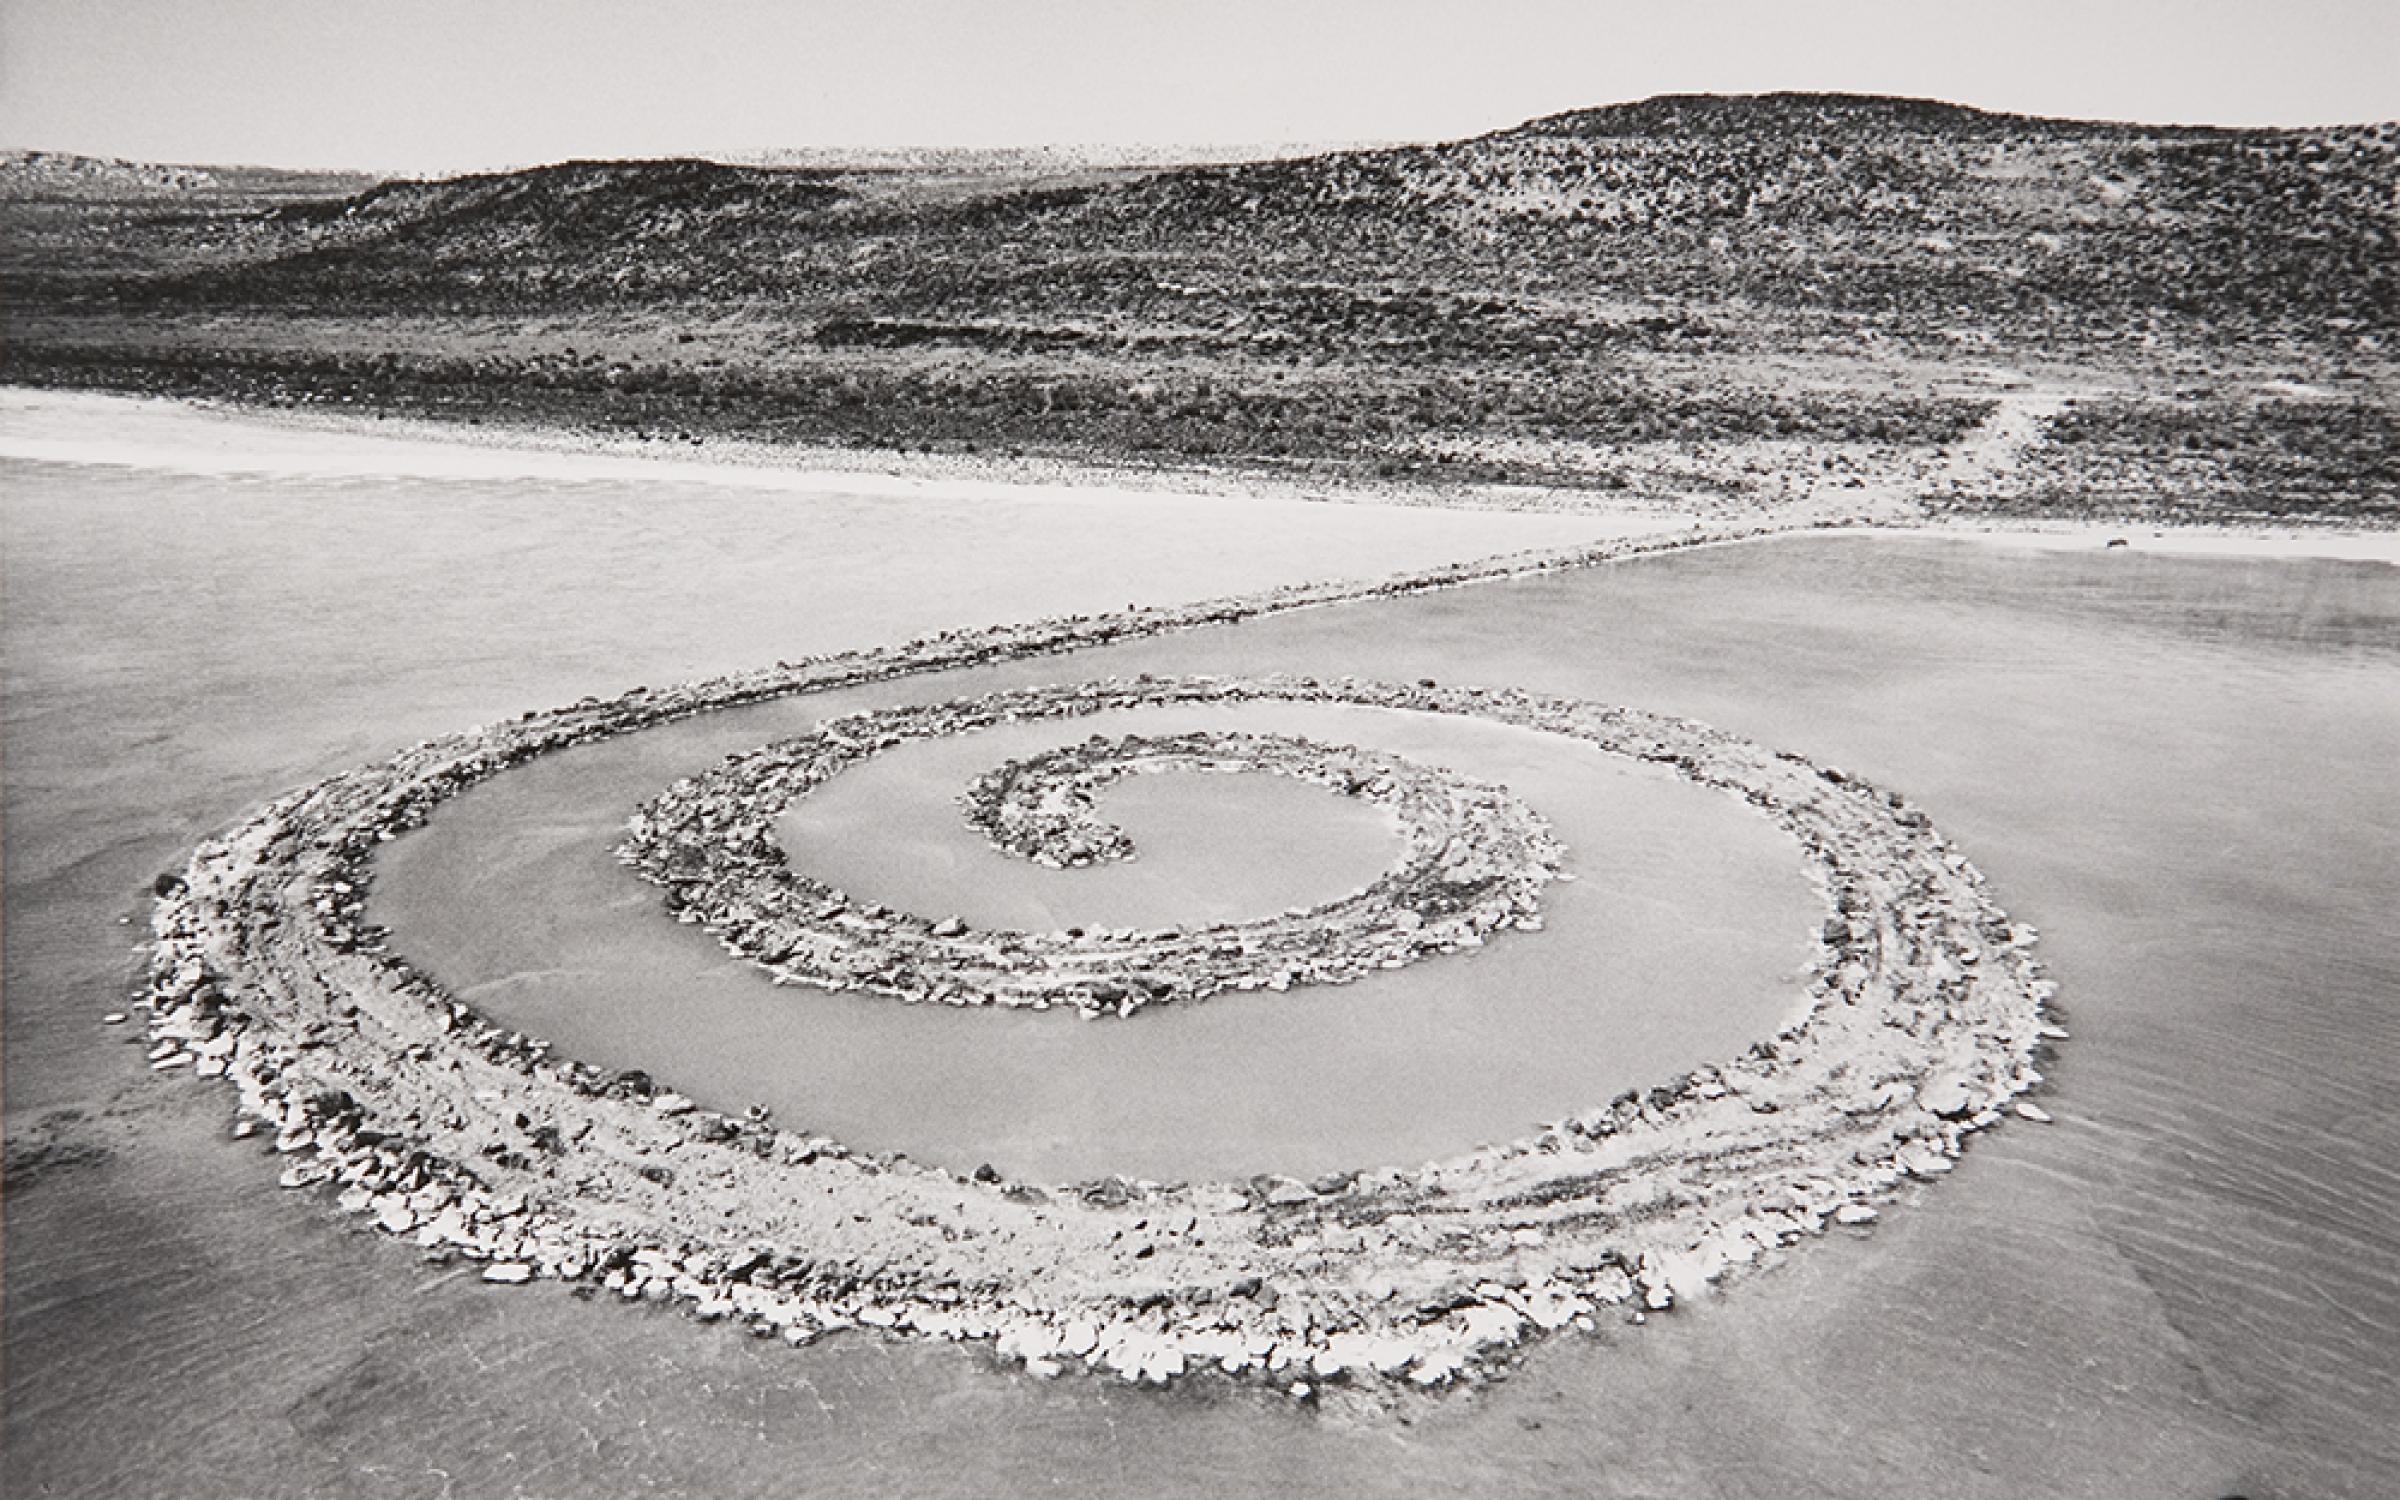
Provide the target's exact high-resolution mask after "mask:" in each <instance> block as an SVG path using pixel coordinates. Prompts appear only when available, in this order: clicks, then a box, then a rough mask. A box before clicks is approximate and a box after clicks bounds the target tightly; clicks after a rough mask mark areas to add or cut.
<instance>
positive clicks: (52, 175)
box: [0, 151, 216, 196]
mask: <svg viewBox="0 0 2400 1500" xmlns="http://www.w3.org/2000/svg"><path fill="white" fill-rule="evenodd" d="M215 182H216V174H215V173H213V172H210V171H209V170H208V169H207V168H205V167H178V166H159V165H155V164H153V163H150V162H138V161H125V160H123V159H121V158H118V157H114V156H77V155H75V154H74V153H72V152H67V151H0V192H15V193H18V194H21V195H31V194H35V193H56V194H60V195H62V196H64V195H70V194H75V193H78V192H95V193H109V194H119V193H125V192H128V191H149V192H176V191H180V190H182V189H185V188H197V187H208V186H211V185H213V184H214V183H215Z"/></svg>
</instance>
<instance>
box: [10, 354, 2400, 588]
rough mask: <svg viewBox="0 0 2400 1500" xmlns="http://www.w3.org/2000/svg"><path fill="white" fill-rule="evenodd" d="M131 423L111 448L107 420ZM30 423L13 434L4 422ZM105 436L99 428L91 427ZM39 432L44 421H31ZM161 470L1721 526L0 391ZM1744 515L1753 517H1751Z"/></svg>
mask: <svg viewBox="0 0 2400 1500" xmlns="http://www.w3.org/2000/svg"><path fill="white" fill-rule="evenodd" d="M128 424H130V425H133V426H136V427H140V428H146V429H149V430H148V431H145V432H142V433H139V434H137V435H136V439H135V440H134V441H131V442H129V441H127V440H126V438H125V436H124V434H123V432H122V431H121V429H122V428H123V427H125V426H126V425H128ZM27 426H30V427H32V428H33V429H34V430H33V431H32V432H31V433H30V434H28V433H26V432H23V431H19V430H17V429H19V428H21V427H27ZM103 427H106V428H117V429H120V430H119V431H117V432H115V433H113V434H110V433H102V432H98V431H95V430H94V429H98V428H103ZM44 428H47V429H48V431H46V432H45V431H43V430H42V429H44ZM7 459H20V460H24V461H27V462H37V463H64V464H90V465H100V466H107V467H119V468H164V469H174V470H180V471H184V472H194V473H241V474H270V475H273V474H282V475H322V476H326V477H350V478H424V479H500V478H511V477H522V478H545V479H556V480H565V481H616V482H626V481H647V482H653V483H668V484H684V483H690V484H706V485H713V486H720V487H729V488H743V489H759V490H768V491H781V492H786V493H790V494H794V495H809V494H834V493H838V494H851V495H866V496H871V497H891V498H928V499H973V498H977V497H980V496H985V495H989V494H991V493H993V492H994V491H995V490H1000V491H1005V492H1006V493H1008V494H1009V495H1011V496H1012V497H1016V498H1025V499H1081V500H1089V499H1093V498H1103V497H1105V498H1108V499H1115V500H1128V501H1135V502H1139V501H1143V500H1184V501H1190V500H1205V501H1216V502H1227V503H1240V502H1245V501H1297V502H1305V503H1311V504H1332V505H1358V506H1392V507H1405V508H1410V509H1428V508H1434V509H1441V508H1448V509H1456V510H1460V511H1469V512H1497V513H1511V512H1523V511H1536V512H1549V513H1567V514H1573V515H1576V516H1578V517H1580V518H1584V519H1589V520H1591V521H1593V522H1595V523H1601V524H1609V523H1615V524H1616V525H1617V526H1618V527H1619V528H1620V529H1621V530H1622V531H1623V532H1624V534H1626V535H1633V534H1636V533H1639V532H1655V531H1665V530H1668V529H1671V528H1674V527H1679V526H1681V527H1695V528H1697V527H1702V526H1707V525H1712V524H1717V525H1725V524H1731V525H1739V524H1740V523H1741V522H1742V520H1743V517H1742V516H1740V515H1738V514H1735V515H1720V514H1717V512H1718V510H1719V507H1717V506H1714V505H1710V504H1704V503H1699V502H1697V499H1696V497H1695V503H1694V504H1693V505H1692V506H1690V507H1689V508H1685V509H1676V508H1670V507H1664V506H1660V505H1657V504H1641V503H1635V502H1628V501H1625V500H1622V499H1611V498H1609V497H1607V496H1604V495H1596V494H1593V493H1591V492H1588V491H1577V490H1567V489H1540V488H1534V487H1529V486H1505V487H1504V486H1486V487H1482V488H1472V487H1471V488H1469V489H1467V490H1465V491H1462V492H1460V493H1459V494H1458V495H1457V496H1456V497H1454V498H1453V499H1452V500H1450V501H1448V502H1445V501H1443V500H1440V499H1436V498H1434V497H1432V496H1431V495H1429V494H1427V493H1424V492H1420V491H1416V490H1410V489H1407V488H1403V487H1398V486H1391V485H1377V484H1372V483H1365V482H1361V481H1358V480H1354V479H1348V478H1339V479H1336V478H1326V479H1317V480H1306V479H1302V478H1299V477H1297V476H1288V477H1277V476H1270V475H1267V474H1264V473H1251V472H1234V471H1224V470H1210V469H1205V468H1178V469H1171V468H1148V467H1137V466H1122V467H1101V466H1095V465H1088V464H1077V463H1071V462H1068V461H1065V460H1036V459H1007V458H1000V457H994V456H980V457H974V458H968V457H963V456H956V455H950V456H935V455H909V454H900V453H890V452H884V451H881V450H865V449H802V448H783V447H777V446H774V445H769V444H763V443H733V442H719V443H718V444H716V445H714V446H712V447H710V448H709V449H707V450H706V452H705V454H702V453H700V452H697V451H695V450H691V449H687V448H684V447H681V446H680V445H676V444H672V443H659V442H643V441H639V440H634V439H609V438H605V437H602V436H599V435H597V434H592V433H583V432H575V431H569V430H564V429H543V428H534V427H525V426H517V425H509V426H467V425H463V424H459V423H444V422H435V421H429V420H425V419H421V418H398V417H395V418H390V419H377V418H373V417H369V416H365V415H357V414H347V415H346V414H338V413H331V412H325V411H318V410H308V411H298V410H287V409H281V408H270V407H261V406H250V405H240V404H235V403H226V402H216V401H201V400H190V399H183V398H176V397H169V396H152V395H125V394H117V393H111V392H98V391H62V390H53V389H48V388H43V387H34V386H19V385H0V460H7ZM1752 519H1755V520H1758V521H1760V522H1766V521H1768V520H1769V519H1770V518H1769V517H1768V516H1767V515H1766V514H1764V513H1761V514H1760V515H1757V516H1755V517H1753V518H1752ZM1771 529H1773V530H1777V531H1807V530H1821V531H1839V532H1846V533H1853V534H1859V535H1867V536H1892V537H1922V538H1927V539H1933V540H1945V541H1974V542H1982V543H1986V544H1989V545H1995V546H2018V547H2033V548H2040V549H2045V550H2057V551H2071V550H2090V551H2101V550H2106V549H2107V548H2108V547H2109V545H2110V543H2112V542H2115V541H2118V540H2120V539H2121V540H2123V541H2124V542H2125V544H2126V546H2127V549H2129V550H2133V551H2147V552H2159V553H2170V554H2174V555H2179V556H2211V557H2258V558H2321V559H2326V560H2332V561H2345V562H2368V563H2382V564H2385V565H2387V566H2395V567H2400V529H2378V528H2374V527H2364V526H2356V525H2343V524H2330V525H2319V526H2296V525H2295V526H2278V527H2272V528H2269V527H2237V526H2216V525H2208V526H2161V525H2159V524H2157V523H2156V521H2155V520H2146V519H2143V518H2140V517H2128V518H2125V519H2121V520H2115V521H2095V520H2090V519H2085V518H2081V517H2076V518H2046V517H2038V516H2029V517H2025V518H2022V519H2003V518H1993V517H1984V518H1977V519H1959V520H1933V519H1928V518H1924V517H1921V516H1905V515H1895V514H1892V513H1891V512H1890V510H1889V508H1888V507H1883V508H1879V509H1878V510H1875V511H1870V510H1867V509H1861V510H1860V511H1858V512H1857V513H1855V514H1835V515H1809V516H1805V517H1790V518H1782V519H1781V520H1780V524H1776V525H1773V526H1772V527H1771Z"/></svg>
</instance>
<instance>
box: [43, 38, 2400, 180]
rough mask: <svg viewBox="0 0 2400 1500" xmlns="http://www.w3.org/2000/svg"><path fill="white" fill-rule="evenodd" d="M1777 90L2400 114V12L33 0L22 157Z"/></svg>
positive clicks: (897, 131) (477, 146)
mask: <svg viewBox="0 0 2400 1500" xmlns="http://www.w3.org/2000/svg"><path fill="white" fill-rule="evenodd" d="M1777 89H1826V90H1848V91H1856V92H1862V93H1889V94H1909V95H1918V96H1925V97H1932V98H1940V99H1947V100H1951V101H1954V102H1958V103H1963V104H1974V105H1979V106H1982V107H1985V108H1991V109H2003V110H2013V111H2018V112H2023V113H2029V114H2046V115H2058V116H2067V117H2075V118H2099V119H2123V120H2143V121H2151V122H2159V123H2169V122H2172V123H2203V124H2225V125H2265V124H2292V125H2297V124H2335V123H2354V122H2361V121H2371V120H2392V119H2400V0H2239V3H2237V0H1905V3H1893V0H1723V3H1712V0H1642V3H1639V4H1629V3H1623V0H1472V3H1440V4H1436V3H1429V0H1205V3H1197V0H718V3H708V0H681V3H667V0H0V147H5V148H12V149H47V150H63V151H80V152H87V153H91V154H95V155H106V156H125V157H131V158H135V159H139V160H149V161H175V162H201V163H211V162H216V163H223V162H249V163H257V164H265V165H278V166H344V167H360V168H367V169H378V170H387V171H399V170H407V171H442V170H461V169H467V168H474V167H493V166H509V165H525V164H531V163H535V162H543V161H555V160H559V159H562V158H566V157H575V156H652V155H664V154H671V153H677V152H704V151H719V152H734V151H745V150H761V149H784V148H799V147H857V146H1030V145H1168V144H1174V145H1220V146H1222V145H1262V144H1269V143H1276V142H1292V141H1305V142H1312V143H1332V142H1364V141H1394V140H1440V139H1450V138H1455V137H1458V136H1462V135H1471V134H1475V133H1478V132H1481V131H1484V130H1490V129H1496V128H1499V127H1502V126H1506V125H1511V124H1515V123H1517V122H1519V121H1521V120H1525V119H1529V118H1532V117H1534V116H1537V115H1542V114H1548V113H1553V112H1556V111H1559V110H1565V109H1577V108H1582V107H1585V106H1589V105H1595V104H1607V103H1614V102H1618V101H1621V100H1627V99H1639V98H1644V97H1647V96H1649V95H1651V94H1657V93H1672V92H1713V93H1757V92H1766V91H1770V90H1777Z"/></svg>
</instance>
